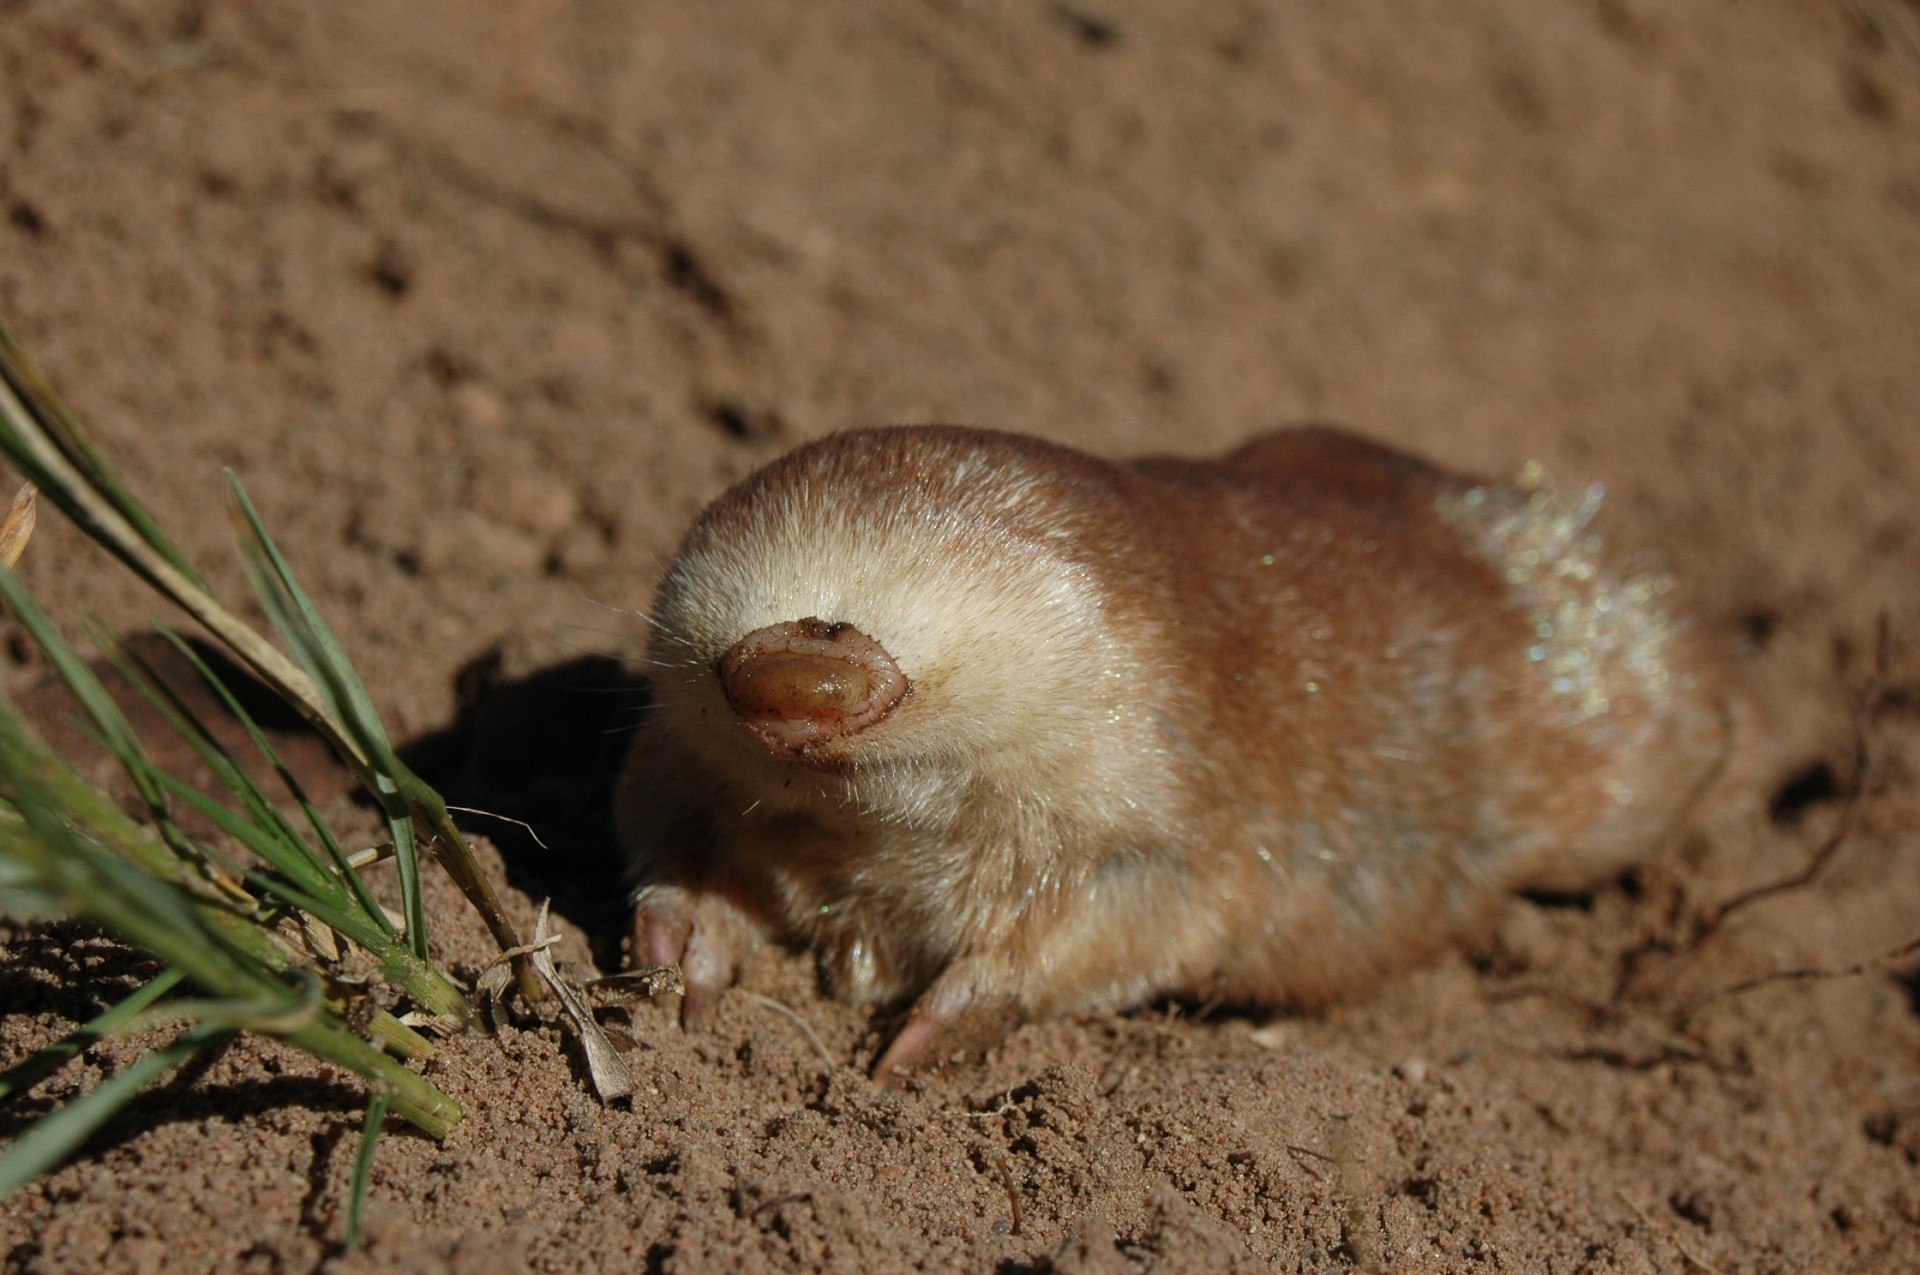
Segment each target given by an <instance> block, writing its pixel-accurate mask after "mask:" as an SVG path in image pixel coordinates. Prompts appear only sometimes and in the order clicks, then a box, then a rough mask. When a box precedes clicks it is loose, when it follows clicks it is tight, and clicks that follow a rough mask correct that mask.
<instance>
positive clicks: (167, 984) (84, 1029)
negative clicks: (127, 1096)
mask: <svg viewBox="0 0 1920 1275" xmlns="http://www.w3.org/2000/svg"><path fill="white" fill-rule="evenodd" d="M181 977H182V976H181V974H180V971H179V970H167V971H165V972H164V973H162V974H160V975H159V976H158V977H157V978H153V979H150V980H149V981H147V982H146V983H144V984H142V985H141V987H140V988H139V989H138V990H136V991H135V992H134V993H133V994H132V995H131V996H128V997H127V998H126V999H125V1000H122V1001H121V1002H120V1003H119V1004H117V1005H115V1006H113V1007H112V1008H110V1009H108V1010H107V1011H105V1012H104V1013H101V1014H97V1015H95V1016H94V1017H93V1018H90V1019H88V1020H87V1021H86V1022H85V1023H83V1024H81V1025H80V1026H79V1027H76V1028H74V1029H73V1030H72V1031H71V1032H68V1033H67V1034H66V1035H65V1036H63V1037H62V1038H60V1039H59V1040H57V1041H55V1042H54V1043H53V1044H51V1045H48V1046H47V1047H46V1048H44V1049H36V1050H34V1051H33V1052H32V1053H31V1054H28V1055H27V1056H26V1057H25V1058H23V1059H21V1060H20V1061H19V1062H17V1063H15V1064H14V1065H13V1066H11V1067H9V1068H7V1069H6V1071H4V1072H0V1102H4V1101H5V1100H6V1099H8V1098H11V1097H13V1096H14V1095H15V1094H21V1093H25V1092H26V1091H27V1090H29V1089H31V1088H33V1087H34V1086H35V1085H37V1084H39V1083H40V1082H41V1081H42V1080H45V1079H46V1078H47V1077H48V1076H51V1075H52V1074H53V1073H54V1072H56V1071H59V1070H60V1069H61V1068H62V1067H64V1066H66V1065H67V1063H69V1062H70V1061H72V1060H73V1059H75V1058H77V1057H79V1056H80V1055H81V1054H83V1053H85V1052H86V1051H87V1050H88V1049H91V1048H92V1047H93V1046H95V1045H97V1044H99V1043H100V1042H101V1041H103V1040H105V1039H106V1038H107V1037H109V1036H111V1035H113V1034H114V1033H115V1032H116V1031H118V1030H120V1028H121V1027H122V1026H123V1025H125V1024H126V1023H128V1022H130V1021H132V1020H133V1019H134V1018H135V1017H136V1016H137V1015H139V1014H140V1013H141V1012H142V1011H144V1010H145V1009H146V1008H147V1007H148V1006H149V1005H152V1004H153V1003H154V1002H155V1001H157V1000H159V999H160V998H161V997H162V996H165V995H166V994H167V993H168V992H170V991H172V990H173V989H174V988H176V987H178V986H179V985H180V979H181Z"/></svg>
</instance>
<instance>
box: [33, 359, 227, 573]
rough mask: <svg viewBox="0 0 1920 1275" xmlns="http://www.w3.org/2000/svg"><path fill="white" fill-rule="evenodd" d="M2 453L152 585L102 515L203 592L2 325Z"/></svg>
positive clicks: (145, 566) (145, 567)
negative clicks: (78, 482)
mask: <svg viewBox="0 0 1920 1275" xmlns="http://www.w3.org/2000/svg"><path fill="white" fill-rule="evenodd" d="M0 453H4V454H5V455H6V457H7V459H8V460H10V461H12V462H13V465H14V467H15V468H16V469H18V470H19V471H20V472H21V474H23V475H24V476H25V477H27V478H28V479H30V480H31V481H32V482H33V483H34V485H35V486H37V487H39V488H40V490H41V492H42V493H43V494H44V495H45V496H46V497H47V498H48V499H50V500H52V501H53V502H54V503H55V504H56V505H58V506H59V507H60V509H61V511H62V512H64V513H65V514H66V515H67V517H69V518H71V519H73V520H74V522H76V523H78V524H79V525H80V527H81V528H82V529H83V530H85V531H86V532H87V533H88V534H89V535H91V536H92V537H93V538H94V539H95V540H98V541H99V542H100V543H101V544H102V545H105V546H106V547H107V548H108V549H109V550H111V551H113V552H114V553H115V555H116V556H118V557H119V558H120V560H121V561H123V562H125V563H126V564H127V565H128V566H129V567H132V568H133V570H134V571H135V572H136V573H138V574H139V575H141V576H143V577H145V578H146V579H147V580H148V581H149V582H150V583H157V581H155V580H154V577H153V575H152V573H151V571H150V563H149V561H148V560H147V559H146V557H145V555H141V554H137V553H129V552H126V551H125V549H126V546H125V545H123V544H122V541H123V539H124V538H123V537H121V536H119V535H116V534H114V532H115V530H116V529H114V528H112V527H111V526H109V525H108V523H109V521H110V520H109V518H108V517H105V516H103V515H109V514H110V515H115V516H117V517H118V518H119V519H121V520H122V521H124V522H125V523H126V524H127V526H128V528H129V529H130V530H132V532H133V533H134V535H135V537H137V540H138V542H140V543H142V544H144V545H145V546H147V547H148V548H149V549H150V550H151V551H152V552H153V553H155V554H157V555H158V556H159V557H160V558H161V559H163V560H164V561H165V562H166V564H167V565H168V566H170V567H171V568H172V569H173V570H175V571H177V572H179V573H180V574H181V575H182V576H184V577H186V579H187V580H188V582H190V583H192V584H194V585H196V586H199V587H201V588H204V587H205V584H204V582H203V581H202V580H201V579H200V574H199V573H198V572H197V571H195V570H194V569H193V564H192V563H191V562H189V561H187V557H186V555H185V554H183V553H181V552H180V550H179V549H178V548H177V547H176V546H175V545H174V543H173V542H172V541H171V540H169V539H168V538H167V536H166V533H164V532H163V531H161V530H160V526H159V524H158V523H156V522H155V521H154V520H153V515H151V514H149V513H148V512H147V510H146V507H145V506H144V505H142V504H141V503H140V502H139V500H138V499H136V498H135V497H134V495H133V493H132V492H131V491H129V490H127V488H126V486H125V484H123V483H122V482H121V481H120V479H119V476H118V475H117V474H115V473H114V471H113V466H111V465H110V464H108V463H107V458H106V457H105V456H104V455H103V454H101V452H100V449H99V448H97V447H95V446H94V445H93V440H92V439H90V438H88V437H87V434H86V431H85V430H83V429H81V428H80V423H79V422H78V421H76V420H75V419H74V418H73V415H72V414H71V413H70V412H68V411H67V409H66V408H65V407H64V406H63V405H62V404H61V402H60V398H59V396H58V395H56V394H55V393H54V392H53V387H52V386H51V385H49V384H48V383H47V379H46V377H44V376H43V375H41V373H40V369H39V368H37V367H35V366H34V364H33V361H32V360H31V359H29V358H28V357H27V354H26V351H25V350H23V349H21V348H20V344H19V342H17V341H15V340H14V338H13V334H12V333H11V332H9V331H7V329H6V326H5V325H4V324H0ZM63 468H64V469H68V470H70V471H71V472H72V473H73V474H74V475H76V476H78V477H79V478H80V479H82V480H83V482H84V484H85V485H84V487H82V488H79V489H76V488H75V487H74V485H73V484H72V483H70V482H67V481H63V480H62V478H63V476H62V473H61V470H62V469H63ZM103 506H104V508H103Z"/></svg>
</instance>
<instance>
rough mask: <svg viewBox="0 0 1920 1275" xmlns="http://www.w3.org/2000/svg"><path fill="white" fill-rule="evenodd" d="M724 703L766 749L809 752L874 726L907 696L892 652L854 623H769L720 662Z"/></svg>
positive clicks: (808, 621)
mask: <svg viewBox="0 0 1920 1275" xmlns="http://www.w3.org/2000/svg"><path fill="white" fill-rule="evenodd" d="M719 673H720V685H721V688H722V689H723V690H725V691H726V695H727V703H728V704H729V705H731V706H732V708H733V711H734V712H735V713H737V714H739V716H740V720H741V721H742V722H743V723H745V724H746V725H747V726H748V727H749V728H751V729H752V731H753V732H754V734H756V735H758V736H759V737H760V738H761V740H762V741H763V742H765V743H766V744H767V745H768V747H770V748H774V749H776V750H778V751H782V752H790V753H796V754H797V753H805V752H807V751H809V750H811V749H814V748H817V747H819V746H820V745H822V744H826V743H829V742H831V741H833V740H837V739H844V738H846V737H848V736H850V735H854V734H857V733H859V732H860V731H863V730H865V729H866V728H867V727H869V726H871V725H873V724H874V723H875V722H877V721H879V720H880V719H881V718H883V717H885V716H886V715H887V714H888V713H890V712H892V711H893V707H894V705H896V704H898V703H899V702H900V700H901V699H902V698H903V697H904V696H905V695H906V693H907V686H908V683H907V677H906V674H904V673H902V672H901V671H900V666H899V665H898V664H896V663H894V661H893V657H892V656H891V655H889V654H887V649H886V648H885V647H883V646H881V645H880V644H879V643H878V642H876V641H874V640H873V639H872V638H870V637H868V636H867V635H866V634H864V633H862V632H861V631H860V630H859V629H856V628H854V627H853V626H852V625H851V624H829V623H828V622H827V621H825V620H819V619H814V618H811V617H809V618H808V619H805V620H787V621H785V622H783V623H780V624H769V625H768V626H767V627H766V628H764V629H755V630H754V631H753V632H752V633H749V634H747V636H745V637H743V638H741V639H740V640H739V641H738V642H735V643H734V644H733V646H732V647H731V648H730V649H729V650H728V651H727V653H726V654H725V655H723V656H721V657H720V669H719Z"/></svg>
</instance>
